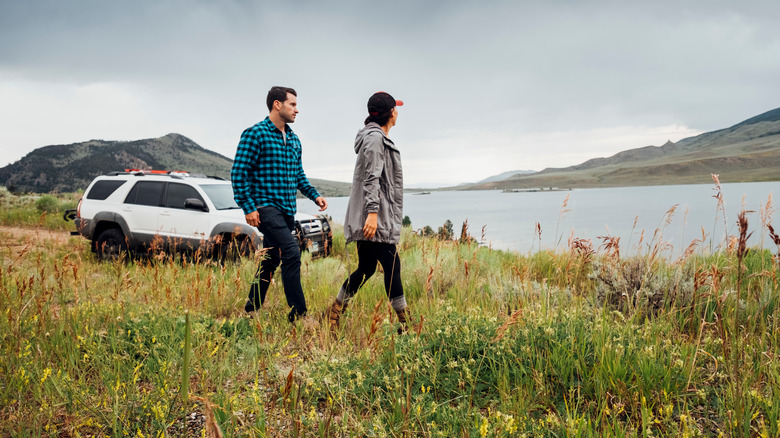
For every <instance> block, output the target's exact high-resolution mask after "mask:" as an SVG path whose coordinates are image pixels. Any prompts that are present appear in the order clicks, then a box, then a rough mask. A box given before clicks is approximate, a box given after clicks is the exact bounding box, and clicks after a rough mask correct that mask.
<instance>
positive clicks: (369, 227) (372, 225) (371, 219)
mask: <svg viewBox="0 0 780 438" xmlns="http://www.w3.org/2000/svg"><path fill="white" fill-rule="evenodd" d="M376 217H377V214H376V213H369V214H368V216H367V217H366V224H365V225H363V235H364V236H366V239H371V238H373V237H374V235H375V234H376V228H377V223H376V222H377V220H376Z"/></svg>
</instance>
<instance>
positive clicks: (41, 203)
mask: <svg viewBox="0 0 780 438" xmlns="http://www.w3.org/2000/svg"><path fill="white" fill-rule="evenodd" d="M35 208H36V209H37V210H38V211H39V212H41V213H43V212H46V213H56V212H58V211H60V201H58V200H57V198H55V197H54V196H52V195H43V196H41V197H40V198H38V200H37V201H35Z"/></svg>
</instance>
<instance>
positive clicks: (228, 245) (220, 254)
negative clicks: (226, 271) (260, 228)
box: [215, 234, 252, 263]
mask: <svg viewBox="0 0 780 438" xmlns="http://www.w3.org/2000/svg"><path fill="white" fill-rule="evenodd" d="M251 254H252V243H251V242H250V241H249V239H248V238H247V237H246V236H235V237H234V236H232V235H229V234H226V235H223V238H222V241H221V242H220V243H219V244H217V245H216V248H215V255H216V256H217V258H218V260H219V262H220V263H225V262H226V261H230V262H238V261H240V260H241V257H248V256H250V255H251Z"/></svg>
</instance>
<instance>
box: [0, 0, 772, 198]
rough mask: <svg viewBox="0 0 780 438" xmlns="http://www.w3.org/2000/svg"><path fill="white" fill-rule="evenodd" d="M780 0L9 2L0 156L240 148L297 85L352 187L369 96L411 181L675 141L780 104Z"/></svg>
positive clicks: (457, 177)
mask: <svg viewBox="0 0 780 438" xmlns="http://www.w3.org/2000/svg"><path fill="white" fill-rule="evenodd" d="M778 23H780V2H778V1H776V0H767V1H749V0H748V1H740V2H737V1H732V0H728V1H721V0H700V1H684V0H674V1H671V0H670V1H667V0H655V1H652V2H651V1H643V2H638V1H636V2H634V1H622V0H615V1H609V0H595V1H556V0H541V1H489V0H482V1H479V2H477V1H466V0H455V1H426V0H408V1H407V0H400V1H398V0H394V1H388V2H362V1H330V2H326V1H315V0H310V1H295V0H290V1H287V2H270V1H248V0H236V1H192V0H187V1H184V0H178V1H177V0H154V1H144V0H140V1H139V0H134V1H132V2H127V1H125V2H120V1H106V0H94V1H85V0H69V1H62V0H43V1H39V0H0V41H2V43H0V153H1V154H2V157H1V158H0V166H5V165H7V164H9V163H12V162H14V161H17V160H19V159H20V158H22V157H23V156H24V155H25V154H27V153H29V152H30V151H32V150H33V149H35V148H38V147H41V146H45V145H51V144H68V143H74V142H81V141H86V140H90V139H104V140H136V139H142V138H152V137H159V136H162V135H165V134H168V133H171V132H176V133H179V134H182V135H185V136H187V137H189V138H191V139H192V140H194V141H195V142H197V143H198V144H200V145H201V146H203V147H205V148H207V149H210V150H213V151H216V152H218V153H220V154H223V155H225V156H227V157H230V158H233V156H234V154H235V149H236V144H237V142H238V139H239V136H240V135H241V132H242V131H243V130H244V129H245V128H247V127H249V126H251V125H252V124H254V123H256V122H257V121H260V120H262V119H263V118H264V117H265V116H266V115H267V112H268V111H267V109H266V107H265V96H266V93H267V91H268V89H269V88H270V87H271V86H272V85H285V86H290V87H293V88H295V89H296V90H297V91H298V105H299V109H300V114H299V115H298V119H297V120H296V122H295V124H294V125H293V126H292V128H293V129H294V130H295V132H296V133H297V134H298V135H299V136H300V137H301V141H302V142H303V147H304V167H305V169H306V173H307V174H308V176H309V177H313V178H324V179H331V180H338V181H350V180H351V177H352V167H353V165H354V152H353V150H352V147H353V140H354V137H355V133H356V132H357V130H358V129H359V128H360V127H361V126H362V124H363V119H364V118H365V115H366V101H367V100H368V97H369V96H370V95H371V94H372V93H373V92H375V91H379V90H384V91H387V92H389V93H391V94H392V95H393V96H394V97H396V98H398V99H402V100H404V102H405V103H406V104H405V105H404V106H403V107H402V108H400V115H399V120H398V124H397V126H396V127H395V128H393V130H392V131H391V132H390V137H391V138H392V139H393V140H394V141H395V142H396V144H397V145H398V146H399V148H400V149H401V152H402V160H403V165H404V171H405V179H406V183H407V186H426V185H427V186H431V185H433V186H435V185H444V184H447V185H450V184H457V183H461V182H470V181H478V180H480V179H483V178H486V177H488V176H491V175H495V174H498V173H501V172H504V171H508V170H518V169H533V170H541V169H543V168H546V167H563V166H569V165H574V164H578V163H580V162H582V161H585V160H587V159H590V158H595V157H603V156H609V155H612V154H614V153H617V152H619V151H622V150H625V149H630V148H635V147H641V146H648V145H662V144H663V143H665V142H666V141H667V140H672V141H677V140H680V139H682V138H685V137H689V136H692V135H697V134H699V133H702V132H707V131H711V130H715V129H720V128H725V127H728V126H731V125H733V124H736V123H738V122H740V121H742V120H744V119H747V118H749V117H752V116H755V115H757V114H760V113H763V112H765V111H768V110H771V109H774V108H777V107H780V99H779V98H778V97H779V96H780V80H778V78H780V30H778V29H780V26H779V25H778Z"/></svg>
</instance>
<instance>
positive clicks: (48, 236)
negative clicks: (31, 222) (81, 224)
mask: <svg viewBox="0 0 780 438" xmlns="http://www.w3.org/2000/svg"><path fill="white" fill-rule="evenodd" d="M70 237H71V236H70V231H64V230H47V229H45V228H24V227H8V226H2V225H0V250H4V249H6V248H8V249H10V250H11V252H18V251H21V250H23V249H24V248H26V247H29V248H30V249H32V248H35V247H41V246H44V243H45V242H46V241H47V240H50V241H54V243H55V244H58V245H64V244H65V243H67V242H68V239H69V238H70Z"/></svg>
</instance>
